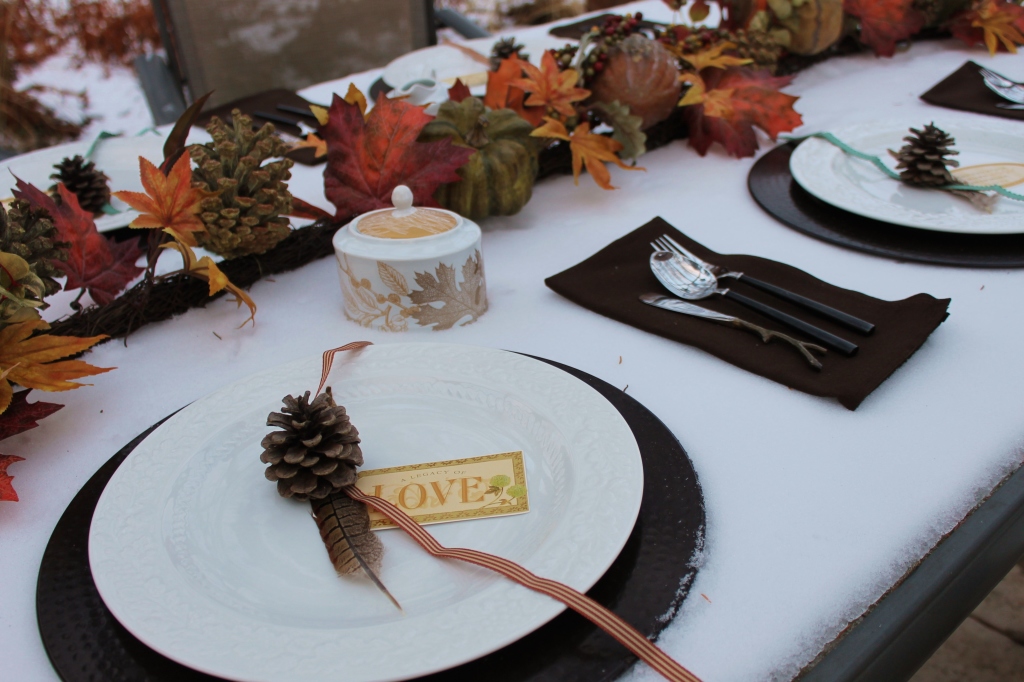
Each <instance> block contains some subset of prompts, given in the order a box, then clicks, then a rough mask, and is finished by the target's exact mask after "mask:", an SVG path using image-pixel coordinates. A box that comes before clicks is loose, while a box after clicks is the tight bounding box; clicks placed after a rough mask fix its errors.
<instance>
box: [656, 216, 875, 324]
mask: <svg viewBox="0 0 1024 682" xmlns="http://www.w3.org/2000/svg"><path fill="white" fill-rule="evenodd" d="M654 245H656V246H657V247H658V248H659V249H661V250H663V251H672V252H675V253H678V254H680V255H683V256H686V257H687V258H692V259H693V260H694V261H695V262H697V263H699V264H703V265H704V266H705V267H707V269H708V270H710V271H711V273H712V274H713V275H714V276H715V277H716V278H718V279H722V278H724V277H732V278H734V279H735V280H736V281H743V282H746V283H747V284H749V285H750V286H752V287H756V288H758V289H761V290H762V291H767V292H768V293H770V294H774V295H775V296H778V297H779V298H781V299H783V300H786V301H789V302H790V303H795V304H796V305H799V306H802V307H804V308H807V309H808V310H811V311H813V312H815V313H817V314H818V315H820V316H821V317H825V318H827V319H830V320H832V321H834V322H838V323H839V324H841V325H843V326H845V327H849V328H850V329H853V330H854V331H858V332H860V333H861V334H870V333H871V332H873V331H874V330H875V325H874V324H872V323H870V322H867V321H866V320H862V319H860V318H859V317H854V316H853V315H850V314H849V313H844V312H843V311H842V310H836V309H835V308H833V307H831V306H828V305H825V304H824V303H820V302H818V301H815V300H814V299H811V298H807V297H806V296H801V295H800V294H795V293H793V292H792V291H789V290H787V289H783V288H782V287H778V286H775V285H774V284H770V283H768V282H764V281H761V280H759V279H755V278H753V277H751V276H749V275H745V274H743V273H742V272H733V271H731V270H727V269H726V268H724V267H722V266H720V265H714V264H713V263H708V262H707V261H705V260H704V259H702V258H698V257H697V256H696V255H695V254H693V253H692V252H690V251H689V250H688V249H687V248H686V247H685V246H683V245H682V244H680V243H679V242H677V241H676V240H675V239H673V238H672V237H671V236H669V235H667V234H665V235H662V236H661V237H660V238H659V239H656V240H655V241H654V243H653V244H652V246H654Z"/></svg>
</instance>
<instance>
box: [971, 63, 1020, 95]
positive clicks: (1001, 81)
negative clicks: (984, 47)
mask: <svg viewBox="0 0 1024 682" xmlns="http://www.w3.org/2000/svg"><path fill="white" fill-rule="evenodd" d="M978 73H979V74H981V78H982V81H983V82H984V83H985V87H987V88H988V89H989V90H991V91H992V92H994V93H996V94H997V95H999V96H1000V97H1002V98H1003V99H1006V100H1009V101H1011V102H1014V103H1016V104H1024V85H1022V84H1020V83H1016V82H1014V81H1012V80H1010V79H1009V78H1006V77H1005V76H1002V75H1000V74H998V73H996V72H995V71H990V70H989V69H985V68H982V69H979V70H978Z"/></svg>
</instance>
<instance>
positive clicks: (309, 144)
mask: <svg viewBox="0 0 1024 682" xmlns="http://www.w3.org/2000/svg"><path fill="white" fill-rule="evenodd" d="M307 148H308V149H312V150H313V151H314V152H316V153H315V154H313V158H314V159H319V158H320V157H322V156H327V142H325V141H324V140H323V139H321V138H320V137H319V136H318V135H316V134H314V133H310V134H309V135H306V139H305V140H300V141H298V142H296V143H295V145H294V146H293V147H292V149H293V150H294V149H307Z"/></svg>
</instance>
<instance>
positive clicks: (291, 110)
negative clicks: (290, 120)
mask: <svg viewBox="0 0 1024 682" xmlns="http://www.w3.org/2000/svg"><path fill="white" fill-rule="evenodd" d="M326 108H327V107H324V109H326ZM277 110H278V111H283V112H285V113H288V114H295V115H296V116H304V117H306V118H311V119H313V120H314V121H317V122H318V123H319V120H318V119H317V117H316V114H314V113H313V112H312V111H310V109H309V107H306V108H305V109H303V108H302V107H293V106H292V105H290V104H278V105H277Z"/></svg>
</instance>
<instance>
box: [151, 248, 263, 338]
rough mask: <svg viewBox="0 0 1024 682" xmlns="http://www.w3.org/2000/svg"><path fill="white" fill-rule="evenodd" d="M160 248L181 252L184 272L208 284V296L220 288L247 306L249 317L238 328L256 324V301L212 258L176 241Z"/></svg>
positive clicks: (240, 305) (237, 302) (238, 303)
mask: <svg viewBox="0 0 1024 682" xmlns="http://www.w3.org/2000/svg"><path fill="white" fill-rule="evenodd" d="M160 248H164V249H173V250H174V251H177V252H178V253H180V254H181V259H182V261H183V264H184V271H185V274H188V275H191V276H193V277H195V278H196V279H201V280H202V281H204V282H206V283H207V284H209V285H210V296H213V295H214V294H216V293H218V292H219V291H222V290H225V289H226V290H227V292H228V293H229V294H231V300H232V301H234V302H235V303H236V304H237V306H238V307H239V308H240V307H242V304H243V303H244V304H245V305H246V306H248V308H249V317H248V318H247V319H246V320H245V321H244V322H242V324H240V325H238V326H239V328H241V327H244V326H245V325H246V324H248V323H249V322H252V323H253V325H255V324H256V302H255V301H253V300H252V298H250V297H249V294H247V293H246V292H245V291H243V290H242V289H241V288H239V287H238V286H237V285H235V284H234V283H232V281H231V280H230V279H228V276H227V275H225V274H224V272H223V271H222V270H221V269H220V268H219V267H217V264H216V263H214V262H213V259H212V258H210V257H209V256H203V257H202V258H196V254H195V252H194V251H193V250H192V249H190V248H189V247H188V246H187V245H186V244H182V243H180V242H177V241H173V242H166V243H164V244H161V245H160Z"/></svg>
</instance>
